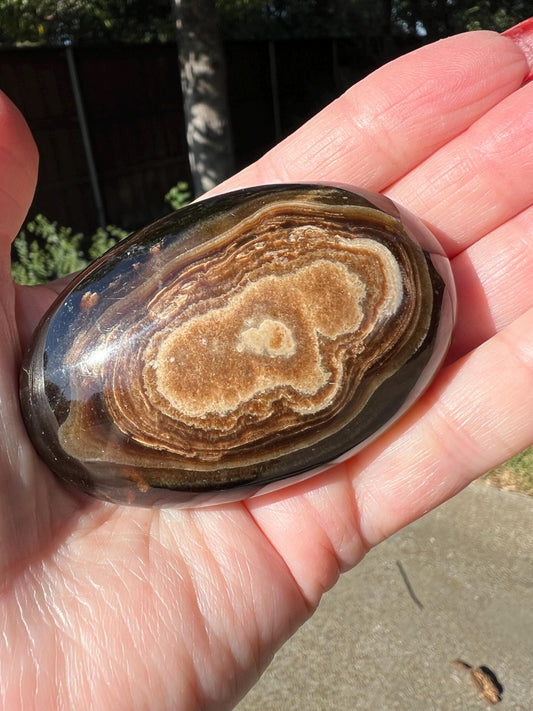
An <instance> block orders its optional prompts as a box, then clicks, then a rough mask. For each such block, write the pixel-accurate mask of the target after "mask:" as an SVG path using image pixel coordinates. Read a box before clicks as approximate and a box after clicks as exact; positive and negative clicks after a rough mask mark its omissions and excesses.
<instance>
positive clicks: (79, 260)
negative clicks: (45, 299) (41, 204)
mask: <svg viewBox="0 0 533 711" xmlns="http://www.w3.org/2000/svg"><path fill="white" fill-rule="evenodd" d="M127 234H128V233H127V232H126V231H125V230H121V229H120V228H119V227H113V226H110V227H108V228H107V229H105V230H104V229H103V228H99V229H98V230H97V231H96V233H95V234H94V235H93V236H92V238H91V240H90V246H89V248H88V250H87V253H85V251H84V249H83V248H82V245H83V244H84V243H85V239H84V235H83V234H82V233H81V232H77V233H76V234H73V233H72V228H71V227H63V226H58V224H57V222H50V220H48V218H46V217H45V216H44V215H37V216H36V217H35V218H34V219H33V220H31V221H30V222H28V223H27V225H26V226H25V228H24V229H23V230H21V231H20V233H19V234H18V236H17V238H16V239H15V241H14V242H13V259H12V261H11V274H12V276H13V279H14V281H16V282H17V283H18V284H28V285H35V284H43V283H45V282H47V281H50V280H51V279H58V278H60V277H64V276H68V275H69V274H72V272H76V271H79V270H80V269H84V268H85V267H86V266H87V265H88V264H89V262H90V261H91V260H93V259H96V257H99V256H100V255H101V254H103V253H104V252H105V251H107V250H108V249H109V248H110V247H112V246H113V245H115V244H116V243H117V242H118V241H119V240H121V239H123V238H124V237H126V235H127Z"/></svg>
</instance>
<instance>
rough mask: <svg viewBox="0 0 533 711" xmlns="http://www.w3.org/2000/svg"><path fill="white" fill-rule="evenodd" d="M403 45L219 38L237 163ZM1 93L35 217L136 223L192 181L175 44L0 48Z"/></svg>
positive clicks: (85, 223) (79, 225)
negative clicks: (32, 175)
mask: <svg viewBox="0 0 533 711" xmlns="http://www.w3.org/2000/svg"><path fill="white" fill-rule="evenodd" d="M411 48H412V46H411V45H409V46H408V45H406V44H405V43H401V42H399V41H398V40H394V41H393V40H392V38H366V39H364V38H357V39H353V40H349V39H341V40H332V39H326V40H297V41H278V42H275V43H274V42H268V41H264V42H229V43H227V44H226V58H227V68H228V90H229V104H230V118H231V122H232V130H233V136H234V148H235V159H236V164H237V166H238V167H240V166H243V165H246V164H247V163H248V162H250V161H251V160H255V159H256V158H257V157H259V156H260V155H261V154H262V153H263V152H264V151H265V150H268V148H270V147H271V146H272V145H273V144H274V143H276V142H277V141H278V140H279V139H280V138H282V137H283V136H285V135H287V134H288V133H290V132H291V131H292V130H294V129H295V128H296V127H297V126H298V125H300V124H301V123H303V122H304V121H305V120H306V119H307V118H309V117H310V116H312V115H313V114H314V113H315V112H316V111H318V110H319V109H320V108H322V107H323V106H324V105H325V104H327V103H328V102H329V101H330V100H332V99H333V98H335V97H336V96H338V95H339V94H340V93H341V92H342V91H343V90H344V89H345V88H346V87H347V86H348V85H349V84H351V83H353V82H354V81H357V80H358V79H359V78H361V77H362V76H364V75H365V74H366V73H368V72H369V71H371V70H372V69H373V68H375V67H376V66H378V65H379V64H381V63H383V62H384V61H386V60H387V59H389V58H391V57H392V56H396V55H398V54H401V53H403V52H405V51H407V50H409V49H411ZM0 89H2V90H3V91H5V93H6V94H7V95H8V96H9V97H10V98H11V99H12V100H13V101H14V102H15V103H16V104H17V105H18V107H19V108H20V109H21V111H22V112H23V114H24V116H25V117H26V120H27V121H28V123H29V125H30V128H31V130H32V131H33V134H34V136H35V139H36V142H37V145H38V147H39V151H40V156H41V160H40V169H39V171H40V172H39V184H38V187H37V192H36V196H35V200H34V202H33V205H32V210H31V214H32V215H34V214H36V213H38V212H41V213H43V214H45V215H46V216H47V217H49V218H50V219H52V220H57V221H58V222H59V223H60V224H65V225H69V226H72V227H73V228H74V229H76V230H82V231H91V230H93V229H94V228H95V227H97V226H98V224H100V223H109V224H116V225H119V226H121V227H124V228H127V229H133V228H136V227H138V226H140V225H142V224H144V223H146V222H149V221H150V220H152V219H155V218H156V217H158V216H160V215H162V214H164V213H165V212H166V211H167V210H168V206H166V205H165V203H164V200H163V198H164V195H165V193H166V192H167V191H168V190H169V189H170V188H171V187H172V186H173V185H175V184H176V183H177V182H178V181H180V180H184V181H187V182H188V181H189V180H190V174H189V167H188V159H187V147H186V141H185V124H184V116H183V109H182V101H181V90H180V81H179V73H178V63H177V49H176V47H175V46H174V45H157V46H156V45H145V46H120V47H83V48H79V49H78V48H76V49H72V48H50V49H10V50H5V49H4V50H0ZM84 129H85V130H84Z"/></svg>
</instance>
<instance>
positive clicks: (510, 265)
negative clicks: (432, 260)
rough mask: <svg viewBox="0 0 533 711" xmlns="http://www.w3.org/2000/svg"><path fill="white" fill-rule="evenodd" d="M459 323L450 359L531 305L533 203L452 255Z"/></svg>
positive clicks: (513, 318) (516, 316)
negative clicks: (467, 247)
mask: <svg viewBox="0 0 533 711" xmlns="http://www.w3.org/2000/svg"><path fill="white" fill-rule="evenodd" d="M452 267H453V273H454V278H455V285H456V288H457V322H456V325H455V330H454V336H453V341H452V345H451V348H450V352H449V354H448V362H453V361H454V360H456V359H457V358H459V357H461V356H463V355H465V354H466V353H468V352H469V351H470V350H472V349H473V348H475V347H477V346H478V345H480V344H481V343H483V342H484V341H486V340H488V339H489V338H491V337H492V336H493V335H494V334H495V333H496V332H497V331H500V330H502V329H503V328H505V327H506V326H508V325H509V324H511V323H512V322H513V321H514V320H515V319H516V318H518V317H519V316H520V315H521V314H523V313H525V312H526V311H527V310H528V309H531V308H533V289H531V284H532V283H533V207H530V208H528V209H527V210H524V212H521V213H520V214H519V215H517V216H516V217H514V218H513V219H511V220H509V221H508V222H507V223H506V224H505V225H502V226H501V227H499V228H498V229H496V230H494V231H493V232H491V233H489V234H488V235H487V236H486V237H484V238H483V239H481V240H479V241H478V242H476V243H475V244H474V245H472V247H470V248H469V249H467V250H465V251H463V252H461V253H460V254H459V255H457V257H455V259H453V260H452Z"/></svg>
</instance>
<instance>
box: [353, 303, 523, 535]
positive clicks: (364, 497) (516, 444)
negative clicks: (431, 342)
mask: <svg viewBox="0 0 533 711" xmlns="http://www.w3.org/2000/svg"><path fill="white" fill-rule="evenodd" d="M532 334H533V310H530V311H528V312H527V313H526V314H524V315H523V316H521V317H520V318H519V319H517V320H516V321H515V322H514V323H512V324H511V325H510V326H509V327H508V328H506V329H505V330H504V331H501V332H500V333H498V334H497V335H496V336H494V337H493V338H492V339H491V340H490V341H488V342H487V343H485V344H483V345H482V346H481V347H480V348H478V349H476V350H475V351H473V352H472V353H470V354H469V355H468V356H466V357H465V358H464V359H462V360H460V361H458V362H457V363H455V364H454V365H453V366H450V367H449V368H447V369H445V370H444V371H443V373H442V377H440V378H439V381H438V382H437V383H436V387H435V388H432V389H431V390H430V391H428V393H427V397H426V398H424V399H422V400H421V401H419V403H418V405H416V406H415V408H414V409H413V410H412V411H410V413H409V414H408V416H407V418H405V420H403V421H401V422H399V423H398V427H397V428H392V430H390V431H389V432H388V433H387V434H386V438H387V440H388V441H387V442H386V444H389V441H390V442H391V444H389V446H386V448H385V449H384V450H383V451H382V452H381V453H380V454H377V456H376V450H374V451H370V450H369V451H368V452H365V454H364V456H362V457H361V459H360V460H359V461H358V460H357V458H356V459H354V460H353V467H354V474H356V475H358V476H357V478H356V480H355V482H354V484H355V487H356V496H357V501H358V506H359V511H360V513H361V520H360V525H361V531H362V533H363V536H364V537H365V539H366V541H367V542H368V544H369V545H374V544H376V543H377V542H378V541H381V540H383V538H385V537H386V536H388V535H390V534H391V533H392V532H393V531H395V530H397V529H398V528H400V527H401V526H404V525H405V524H407V523H408V522H410V521H412V520H414V519H415V518H418V517H420V516H421V515H423V514H424V513H426V512H427V511H429V510H430V509H432V508H433V507H435V506H437V505H438V504H440V503H442V502H443V501H445V500H446V499H448V498H449V497H451V496H453V495H454V494H455V493H457V492H458V491H460V490H461V489H462V488H463V487H464V486H466V485H467V484H468V483H470V482H471V481H472V480H473V479H475V478H477V477H478V476H480V475H481V474H484V473H485V472H486V471H488V470H489V469H490V468H492V467H494V466H496V465H498V464H501V463H502V462H503V461H506V460H507V459H508V458H509V457H511V456H513V455H514V454H516V453H517V452H519V451H521V450H523V449H524V448H525V447H527V446H529V445H530V444H531V443H532V442H533V421H532V419H531V411H532V409H533V387H532V381H533V335H532ZM422 414H424V417H421V415H422ZM394 437H396V441H395V443H394V444H392V439H393V438H394ZM376 444H377V443H376ZM382 445H383V442H382ZM413 452H416V457H413ZM373 455H374V458H373V459H372V456H373Z"/></svg>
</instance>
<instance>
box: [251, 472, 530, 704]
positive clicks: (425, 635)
mask: <svg viewBox="0 0 533 711" xmlns="http://www.w3.org/2000/svg"><path fill="white" fill-rule="evenodd" d="M456 658H460V659H462V660H464V661H465V662H468V663H469V664H471V665H473V666H481V665H485V666H486V667H488V668H489V669H490V670H492V672H494V674H495V675H496V677H497V678H498V680H499V682H500V683H501V685H502V686H503V694H502V700H501V702H500V703H498V705H497V706H495V707H490V706H489V705H488V704H486V703H484V702H483V701H481V700H480V699H479V698H478V696H477V693H476V691H475V689H474V687H473V686H472V685H471V684H470V682H469V680H468V676H467V672H464V671H462V670H460V669H458V668H457V667H455V666H454V665H453V664H452V663H451V662H452V660H454V659H456ZM484 708H496V709H498V711H533V498H531V497H527V496H524V495H521V494H515V493H511V492H505V491H499V490H497V489H491V488H489V487H486V486H484V485H481V484H474V485H472V486H470V487H469V488H468V489H466V490H465V491H463V492H462V493H461V494H459V496H457V497H456V498H455V499H453V500H452V501H449V502H448V503H447V504H445V505H444V506H442V507H441V508H439V509H437V510H436V511H433V512H432V513H430V514H428V515H427V516H425V517H424V518H423V519H421V520H420V521H417V522H416V523H414V524H412V525H411V526H409V527H407V528H406V529H404V530H403V531H400V533H398V534H397V535H396V536H393V537H392V538H391V539H389V540H388V541H386V542H385V543H383V544H382V545H381V546H378V548H376V549H375V550H373V551H371V552H370V553H369V554H368V556H367V557H366V558H365V560H364V561H363V562H362V563H361V564H360V565H359V566H358V567H357V568H355V569H354V570H353V571H351V572H350V573H347V574H345V575H344V576H342V578H341V579H340V581H339V582H338V584H337V585H336V586H335V587H334V588H333V590H331V591H330V592H329V593H327V595H326V596H325V597H324V599H323V600H322V603H321V604H320V607H319V609H318V611H317V612H316V614H315V615H314V617H313V618H312V619H311V620H310V621H309V622H308V623H307V624H306V625H304V626H303V627H302V628H301V629H300V630H299V631H298V632H297V634H296V635H295V636H294V637H293V638H292V639H291V640H290V641H289V642H288V643H287V644H286V645H285V646H284V647H283V648H282V649H281V650H280V651H279V652H278V654H277V655H276V657H275V659H274V661H273V663H272V664H271V665H270V667H269V668H268V670H267V671H266V672H265V674H264V675H263V677H262V679H261V680H260V682H259V683H258V684H257V685H256V686H255V687H254V688H253V689H252V690H251V691H250V693H249V694H248V695H247V696H246V697H245V698H244V699H243V700H242V701H241V703H240V704H239V705H238V706H237V709H238V711H303V710H305V711H331V710H332V709H334V710H335V711H476V710H479V709H484Z"/></svg>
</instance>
